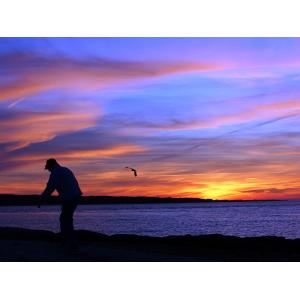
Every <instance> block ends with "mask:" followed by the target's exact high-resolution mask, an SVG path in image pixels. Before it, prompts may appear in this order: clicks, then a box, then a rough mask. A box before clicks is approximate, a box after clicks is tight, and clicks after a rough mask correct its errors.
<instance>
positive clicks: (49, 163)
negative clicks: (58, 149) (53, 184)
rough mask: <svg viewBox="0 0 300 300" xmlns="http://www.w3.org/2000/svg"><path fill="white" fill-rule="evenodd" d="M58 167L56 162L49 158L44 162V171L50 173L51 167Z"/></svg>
mask: <svg viewBox="0 0 300 300" xmlns="http://www.w3.org/2000/svg"><path fill="white" fill-rule="evenodd" d="M55 166H59V164H58V162H57V161H56V160H55V159H54V158H49V159H48V160H47V161H46V165H45V170H48V171H49V172H51V171H52V169H53V167H55Z"/></svg>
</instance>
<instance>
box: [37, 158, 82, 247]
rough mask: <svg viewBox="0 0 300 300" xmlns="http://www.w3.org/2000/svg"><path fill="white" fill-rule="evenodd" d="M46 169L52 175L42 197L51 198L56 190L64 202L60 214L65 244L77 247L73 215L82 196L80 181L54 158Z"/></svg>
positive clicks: (47, 164) (48, 162)
mask: <svg viewBox="0 0 300 300" xmlns="http://www.w3.org/2000/svg"><path fill="white" fill-rule="evenodd" d="M45 169H46V170H48V171H49V172H50V173H51V174H50V177H49V180H48V183H47V186H46V188H45V190H44V192H43V193H42V195H41V197H42V198H45V197H47V196H50V195H51V194H52V193H53V192H54V191H55V190H56V191H57V192H58V194H59V196H60V199H61V200H62V209H61V214H60V218H59V221H60V230H61V235H62V239H63V242H64V243H66V245H67V246H70V247H73V246H75V236H74V227H73V214H74V211H75V209H76V207H77V205H78V202H79V199H80V197H81V195H82V192H81V190H80V187H79V184H78V181H77V180H76V177H75V176H74V174H73V172H72V171H71V170H69V169H68V168H66V167H62V166H60V165H59V164H58V163H57V161H56V160H55V159H54V158H50V159H48V160H47V162H46V165H45Z"/></svg>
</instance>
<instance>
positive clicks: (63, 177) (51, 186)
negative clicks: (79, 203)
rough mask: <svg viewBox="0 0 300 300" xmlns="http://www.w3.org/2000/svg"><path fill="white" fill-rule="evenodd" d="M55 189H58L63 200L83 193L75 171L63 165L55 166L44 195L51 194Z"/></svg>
mask: <svg viewBox="0 0 300 300" xmlns="http://www.w3.org/2000/svg"><path fill="white" fill-rule="evenodd" d="M55 190H57V192H58V194H59V196H60V197H61V199H62V200H63V201H66V200H71V199H73V198H75V197H78V196H80V195H82V192H81V190H80V187H79V184H78V181H77V180H76V177H75V176H74V174H73V172H72V171H71V170H70V169H68V168H66V167H62V166H54V167H53V169H52V170H51V174H50V177H49V180H48V183H47V186H46V188H45V190H44V192H43V193H42V196H50V195H51V194H52V193H53V192H54V191H55Z"/></svg>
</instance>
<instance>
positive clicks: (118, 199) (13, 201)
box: [0, 194, 297, 206]
mask: <svg viewBox="0 0 300 300" xmlns="http://www.w3.org/2000/svg"><path fill="white" fill-rule="evenodd" d="M38 201H39V195H15V194H0V206H10V205H12V206H13V205H16V206H21V205H37V204H38ZM249 201H251V202H253V201H259V202H270V201H297V200H296V199H286V200H284V199H268V200H266V199H265V200H258V199H253V200H217V199H201V198H172V197H166V198H163V197H142V196H140V197H138V196H137V197H130V196H83V197H82V201H81V202H80V204H86V205H98V204H99V205H101V204H156V203H157V204H158V203H169V204H173V203H212V202H249ZM60 203H61V201H60V199H59V197H58V196H51V197H50V198H48V199H47V200H45V201H44V202H43V203H42V204H44V205H58V204H60Z"/></svg>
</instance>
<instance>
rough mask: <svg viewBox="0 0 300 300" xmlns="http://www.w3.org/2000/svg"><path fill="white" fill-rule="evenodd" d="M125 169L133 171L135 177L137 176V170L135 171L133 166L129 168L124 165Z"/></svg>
mask: <svg viewBox="0 0 300 300" xmlns="http://www.w3.org/2000/svg"><path fill="white" fill-rule="evenodd" d="M125 169H129V170H131V171H132V172H133V174H134V176H135V177H136V176H137V172H136V169H133V168H129V167H125Z"/></svg>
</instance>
